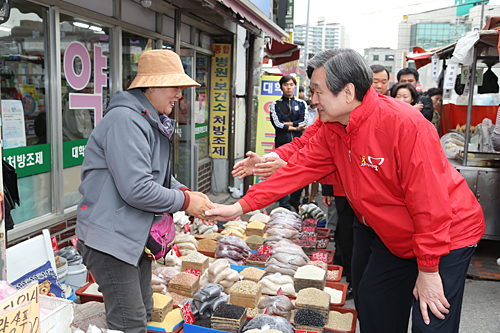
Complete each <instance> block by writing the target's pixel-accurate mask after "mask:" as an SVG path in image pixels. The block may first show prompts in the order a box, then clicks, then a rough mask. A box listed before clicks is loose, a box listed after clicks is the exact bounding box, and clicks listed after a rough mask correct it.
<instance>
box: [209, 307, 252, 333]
mask: <svg viewBox="0 0 500 333" xmlns="http://www.w3.org/2000/svg"><path fill="white" fill-rule="evenodd" d="M246 320H247V309H245V311H244V312H243V314H242V315H241V318H239V319H229V318H221V317H217V310H216V311H215V312H214V314H213V315H212V320H211V323H212V329H213V330H218V331H223V332H230V333H240V332H241V329H242V328H243V325H244V324H245V322H246Z"/></svg>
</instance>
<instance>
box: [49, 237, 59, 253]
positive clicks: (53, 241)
mask: <svg viewBox="0 0 500 333" xmlns="http://www.w3.org/2000/svg"><path fill="white" fill-rule="evenodd" d="M50 241H51V242H52V251H54V252H55V251H59V246H57V237H56V236H53V237H52V238H50Z"/></svg>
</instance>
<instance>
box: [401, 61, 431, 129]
mask: <svg viewBox="0 0 500 333" xmlns="http://www.w3.org/2000/svg"><path fill="white" fill-rule="evenodd" d="M418 78H419V74H418V71H417V70H416V69H415V68H410V67H407V68H403V69H401V70H400V71H399V72H398V74H397V79H398V83H409V84H411V85H412V86H413V87H414V88H415V90H417V84H418ZM415 107H416V108H417V110H419V111H420V112H422V114H423V115H424V117H425V119H427V120H428V121H432V117H433V115H434V108H433V106H432V100H431V99H430V98H429V97H427V96H422V95H420V94H419V95H418V97H417V100H416V102H415Z"/></svg>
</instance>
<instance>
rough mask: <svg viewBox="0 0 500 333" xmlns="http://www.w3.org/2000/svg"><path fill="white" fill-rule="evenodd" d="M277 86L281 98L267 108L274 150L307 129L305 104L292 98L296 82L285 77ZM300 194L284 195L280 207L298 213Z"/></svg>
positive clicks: (292, 78)
mask: <svg viewBox="0 0 500 333" xmlns="http://www.w3.org/2000/svg"><path fill="white" fill-rule="evenodd" d="M279 84H280V88H281V91H282V92H283V96H282V97H281V98H280V99H279V100H277V101H276V102H273V103H272V104H271V105H270V107H269V110H270V111H271V123H272V125H273V127H274V129H275V131H276V137H275V138H274V148H275V149H276V148H279V147H281V146H282V145H284V144H287V143H289V142H291V141H292V140H293V139H294V138H300V136H301V135H302V132H303V131H304V130H305V129H306V127H307V119H306V110H307V103H306V102H305V101H304V100H301V99H296V98H295V97H294V96H293V95H294V93H295V89H296V87H297V81H296V80H295V78H294V77H293V76H291V75H285V76H283V77H282V78H281V79H280V81H279ZM301 194H302V189H300V190H296V191H295V192H293V193H292V194H290V196H288V195H286V196H284V197H283V198H281V199H279V200H278V202H279V205H280V207H284V208H287V209H290V210H291V206H293V208H295V210H296V211H297V212H298V211H299V205H300V196H301ZM290 205H291V206H290Z"/></svg>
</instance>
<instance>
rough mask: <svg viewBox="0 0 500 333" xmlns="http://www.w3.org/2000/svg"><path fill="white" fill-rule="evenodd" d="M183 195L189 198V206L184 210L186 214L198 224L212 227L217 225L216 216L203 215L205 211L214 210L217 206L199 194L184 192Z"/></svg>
mask: <svg viewBox="0 0 500 333" xmlns="http://www.w3.org/2000/svg"><path fill="white" fill-rule="evenodd" d="M185 193H186V194H187V195H188V196H189V205H188V207H187V208H186V213H187V214H189V215H191V216H194V217H196V218H198V219H199V220H200V224H201V223H203V224H206V225H214V224H215V223H217V216H207V215H206V214H205V212H206V211H209V210H211V209H214V208H216V207H217V204H214V203H213V202H211V201H210V199H209V198H208V197H207V196H206V195H205V194H203V193H201V192H191V191H185Z"/></svg>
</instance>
